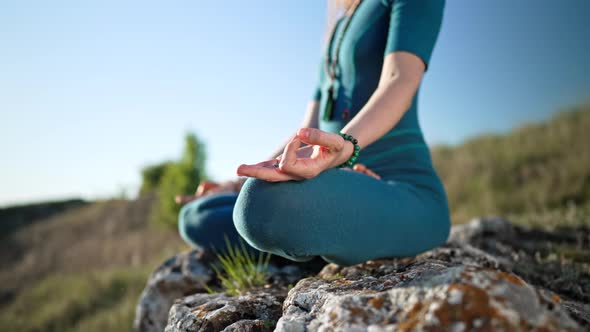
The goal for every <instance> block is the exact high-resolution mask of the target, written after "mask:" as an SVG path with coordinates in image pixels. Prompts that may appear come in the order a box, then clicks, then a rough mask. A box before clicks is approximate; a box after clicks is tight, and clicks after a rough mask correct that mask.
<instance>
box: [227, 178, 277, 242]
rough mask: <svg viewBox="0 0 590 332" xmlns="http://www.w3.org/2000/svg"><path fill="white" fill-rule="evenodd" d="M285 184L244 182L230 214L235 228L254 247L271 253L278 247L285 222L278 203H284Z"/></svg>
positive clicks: (252, 180) (255, 180) (255, 181)
mask: <svg viewBox="0 0 590 332" xmlns="http://www.w3.org/2000/svg"><path fill="white" fill-rule="evenodd" d="M286 186H288V182H267V181H264V180H259V179H256V178H249V179H247V180H246V181H245V182H244V184H243V185H242V189H241V190H240V194H239V195H238V198H237V200H236V204H235V207H234V211H233V221H234V226H235V228H236V230H237V231H238V233H239V234H240V235H241V236H242V237H243V238H244V239H245V240H246V241H247V242H248V243H249V244H250V245H251V246H253V247H255V248H257V249H259V250H264V251H273V250H275V249H276V248H278V247H279V244H280V242H281V237H282V234H281V233H282V231H281V228H280V225H281V223H282V222H283V221H284V220H280V219H282V217H283V216H284V213H282V212H281V211H282V210H283V209H282V208H281V202H283V203H284V202H285V192H286V191H285V188H286Z"/></svg>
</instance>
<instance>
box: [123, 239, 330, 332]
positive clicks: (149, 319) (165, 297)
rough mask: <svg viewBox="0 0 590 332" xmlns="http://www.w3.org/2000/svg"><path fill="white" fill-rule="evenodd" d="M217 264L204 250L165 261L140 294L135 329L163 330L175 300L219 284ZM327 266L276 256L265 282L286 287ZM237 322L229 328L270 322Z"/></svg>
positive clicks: (252, 328)
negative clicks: (216, 272)
mask: <svg viewBox="0 0 590 332" xmlns="http://www.w3.org/2000/svg"><path fill="white" fill-rule="evenodd" d="M218 263H219V261H218V259H217V257H216V256H215V255H214V254H213V253H212V252H210V251H207V250H205V249H195V250H192V251H189V252H184V253H180V254H178V255H176V256H173V257H171V258H169V259H168V260H166V261H165V262H164V263H163V264H162V265H161V266H159V267H158V268H157V269H156V270H155V271H154V272H153V273H152V274H151V276H150V277H149V279H148V282H147V285H146V287H145V289H144V290H143V292H142V294H141V296H140V299H139V303H138V305H137V307H136V310H135V319H134V322H133V326H134V328H135V330H136V331H140V332H161V331H164V328H165V327H166V324H167V321H168V313H169V311H170V308H171V307H172V304H173V303H174V301H175V300H176V299H181V298H183V297H185V296H187V295H191V294H195V293H206V288H205V287H204V285H206V286H207V287H210V288H215V286H218V284H219V280H218V279H217V277H216V275H215V271H214V270H213V269H212V268H211V265H213V264H218ZM325 265H326V262H325V261H324V260H322V259H321V258H319V257H318V258H317V259H313V260H311V261H309V262H305V263H295V262H293V261H291V260H288V259H285V258H283V257H280V256H274V255H273V256H271V259H270V261H269V264H268V272H269V275H268V278H267V280H266V281H267V283H268V285H269V286H272V287H274V288H277V289H281V288H286V287H287V286H289V285H290V284H292V285H294V284H295V283H296V282H297V281H299V280H300V279H301V278H303V277H304V276H308V275H313V274H316V273H317V272H318V271H320V270H321V269H322V268H323V267H324V266H325ZM284 292H285V294H283V296H282V298H284V297H285V295H286V291H284ZM203 295H205V294H203ZM277 320H278V317H277V318H276V319H275V320H274V321H273V325H274V323H276V321H277ZM236 324H237V325H235V326H233V325H232V326H233V327H230V326H228V327H227V328H228V330H227V331H232V330H231V329H232V328H238V330H240V329H241V331H243V329H244V328H246V327H245V326H246V325H247V326H249V328H248V329H250V330H256V329H257V328H258V327H257V326H259V325H261V324H262V325H261V326H262V327H263V328H264V329H262V330H260V331H266V329H267V325H268V322H257V321H247V322H242V323H239V324H238V323H237V322H236ZM244 324H246V325H244ZM248 324H249V325H248ZM265 324H266V325H265ZM238 330H236V331H238Z"/></svg>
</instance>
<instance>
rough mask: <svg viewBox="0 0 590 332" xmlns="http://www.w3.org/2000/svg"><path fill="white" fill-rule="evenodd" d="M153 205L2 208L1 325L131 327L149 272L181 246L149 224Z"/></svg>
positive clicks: (169, 232) (23, 327)
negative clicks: (3, 217) (5, 217)
mask: <svg viewBox="0 0 590 332" xmlns="http://www.w3.org/2000/svg"><path fill="white" fill-rule="evenodd" d="M74 202H77V201H74ZM153 203H154V197H153V196H144V197H142V198H140V199H137V200H134V201H127V200H110V201H102V202H94V203H89V204H78V203H73V205H72V203H71V202H69V203H68V202H54V203H47V204H35V205H31V206H29V209H28V208H27V206H19V207H17V208H13V209H5V211H4V214H3V215H4V216H6V215H9V216H11V217H12V218H9V219H3V220H0V225H3V226H4V229H3V236H2V250H0V285H2V288H1V293H0V330H1V331H131V330H132V328H131V324H132V318H133V315H134V310H135V304H136V302H137V299H138V297H139V294H140V292H141V290H142V289H143V287H144V285H145V282H146V279H147V276H148V274H149V273H150V272H151V270H152V269H153V268H154V267H155V266H156V265H157V264H159V263H160V262H161V261H163V260H164V259H165V258H166V257H168V256H170V255H173V254H175V253H176V252H178V251H179V250H182V249H185V248H186V246H184V245H183V243H182V241H181V240H180V237H179V236H178V235H177V233H176V232H174V231H173V230H169V229H163V228H159V227H154V225H152V224H150V223H149V222H148V220H149V213H150V207H151V205H152V204H153ZM65 206H68V207H67V208H64V207H65ZM40 207H42V208H40ZM56 210H59V211H58V212H55V211H56ZM19 211H20V214H19V213H17V212H19ZM36 211H37V212H38V211H43V212H42V213H37V212H36ZM0 215H2V214H1V213H0ZM16 221H18V223H17V222H16ZM7 230H10V231H9V232H8V231H7Z"/></svg>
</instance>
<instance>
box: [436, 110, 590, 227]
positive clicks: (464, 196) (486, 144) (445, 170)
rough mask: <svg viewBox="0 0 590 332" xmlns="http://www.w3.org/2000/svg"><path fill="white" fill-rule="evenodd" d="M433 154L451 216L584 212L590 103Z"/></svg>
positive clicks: (589, 195) (589, 182)
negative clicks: (500, 133)
mask: <svg viewBox="0 0 590 332" xmlns="http://www.w3.org/2000/svg"><path fill="white" fill-rule="evenodd" d="M432 157H433V161H434V164H435V166H436V169H437V171H438V172H439V174H440V176H441V178H442V179H443V182H444V184H445V187H446V189H447V193H448V197H449V204H450V207H451V211H452V217H453V221H454V222H455V223H456V222H465V221H467V220H468V219H469V218H471V217H473V216H479V215H526V214H531V213H533V214H544V213H549V212H552V211H557V210H564V209H565V211H564V213H568V211H570V212H569V213H571V211H575V212H576V211H577V212H576V213H577V214H580V213H581V214H585V215H588V214H587V212H588V204H589V202H590V105H583V106H580V107H576V108H573V109H569V110H565V111H563V112H560V113H557V114H556V115H555V116H554V117H553V118H552V119H550V120H549V121H546V122H541V123H535V124H529V125H526V126H523V127H520V128H518V129H515V130H513V131H511V132H510V133H508V134H505V135H493V134H490V135H484V136H480V137H476V138H473V139H470V140H468V141H466V142H464V143H463V144H461V145H458V146H438V147H435V148H433V149H432Z"/></svg>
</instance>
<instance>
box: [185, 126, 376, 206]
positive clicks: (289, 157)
mask: <svg viewBox="0 0 590 332" xmlns="http://www.w3.org/2000/svg"><path fill="white" fill-rule="evenodd" d="M305 132H308V133H309V136H307V135H306V133H305ZM300 135H301V136H300ZM301 142H304V143H307V144H310V145H306V146H304V147H300V144H301ZM313 142H316V143H315V144H314V143H313ZM346 142H348V141H346V140H344V139H343V138H342V137H341V136H340V135H338V134H335V133H329V132H325V131H322V130H319V129H314V128H301V129H300V130H299V131H298V132H297V135H296V136H295V137H294V138H293V139H292V140H291V142H290V143H289V144H287V145H286V146H285V149H284V151H283V154H282V155H281V156H279V157H277V158H275V159H270V160H266V161H263V162H260V163H257V164H254V165H240V167H238V175H243V176H250V177H255V178H259V179H263V180H267V181H272V182H276V181H287V180H303V179H306V178H312V177H314V176H316V175H317V174H319V173H321V172H322V171H324V170H326V169H328V168H331V167H333V166H332V165H340V164H341V163H338V160H341V159H344V161H346V160H348V157H350V154H351V153H352V149H353V147H352V143H350V144H349V143H346ZM344 161H342V162H344ZM276 165H278V167H277V166H276ZM342 169H343V170H349V171H354V172H359V173H363V174H366V175H368V176H371V177H374V178H375V179H381V177H380V176H379V175H377V174H376V173H375V172H373V171H372V170H370V169H369V168H367V167H366V166H365V165H363V164H355V165H354V166H353V168H352V169H351V168H347V167H344V168H342ZM243 183H244V179H236V180H228V181H224V182H213V181H207V180H204V181H201V183H200V184H199V186H198V187H197V191H196V192H195V194H194V195H190V196H182V195H177V196H176V197H175V201H176V203H178V204H186V203H188V202H191V201H194V200H196V199H198V198H201V197H205V196H208V195H211V194H221V193H238V192H239V191H240V189H241V187H242V184H243Z"/></svg>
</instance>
